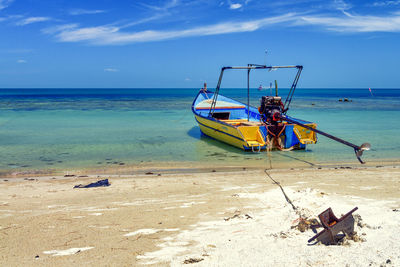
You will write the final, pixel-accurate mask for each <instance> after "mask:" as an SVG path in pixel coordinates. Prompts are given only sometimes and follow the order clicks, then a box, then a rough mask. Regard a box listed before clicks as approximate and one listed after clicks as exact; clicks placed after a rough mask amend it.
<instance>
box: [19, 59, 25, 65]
mask: <svg viewBox="0 0 400 267" xmlns="http://www.w3.org/2000/svg"><path fill="white" fill-rule="evenodd" d="M17 63H19V64H24V63H27V61H26V60H25V59H18V60H17Z"/></svg>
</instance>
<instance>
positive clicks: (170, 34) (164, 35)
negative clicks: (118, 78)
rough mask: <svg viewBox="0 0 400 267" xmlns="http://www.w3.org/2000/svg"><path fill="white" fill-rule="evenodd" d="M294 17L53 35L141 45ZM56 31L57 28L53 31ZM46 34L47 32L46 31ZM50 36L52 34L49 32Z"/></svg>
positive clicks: (64, 28) (65, 29)
mask: <svg viewBox="0 0 400 267" xmlns="http://www.w3.org/2000/svg"><path fill="white" fill-rule="evenodd" d="M293 16H294V14H291V13H289V14H286V15H282V16H276V17H269V18H264V19H259V20H251V21H245V22H224V23H219V24H214V25H207V26H200V27H194V28H189V29H183V30H171V31H153V30H145V31H140V32H122V31H121V29H120V28H119V27H116V26H97V27H82V28H79V27H78V26H77V25H74V26H72V25H71V24H67V25H61V26H58V28H59V29H61V30H59V31H55V32H54V31H53V33H55V35H56V38H57V39H58V40H59V41H61V42H80V41H87V42H90V43H93V44H101V45H104V44H127V43H138V42H151V41H161V40H168V39H176V38H183V37H192V36H207V35H218V34H228V33H235V32H250V31H255V30H258V29H260V28H262V27H266V26H269V25H273V24H277V23H282V22H287V21H291V20H293ZM53 30H54V28H53ZM44 32H46V31H44ZM47 33H48V31H47Z"/></svg>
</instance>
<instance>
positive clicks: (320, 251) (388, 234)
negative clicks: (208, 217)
mask: <svg viewBox="0 0 400 267" xmlns="http://www.w3.org/2000/svg"><path fill="white" fill-rule="evenodd" d="M285 191H286V192H287V194H288V195H289V197H290V198H291V199H292V201H293V203H294V204H295V206H297V207H298V208H299V209H300V210H301V212H302V213H303V214H305V215H307V216H312V217H317V216H318V214H319V213H321V212H322V211H324V210H325V209H327V208H328V207H332V209H333V212H334V213H335V215H336V216H341V215H342V214H344V213H347V212H348V211H350V210H351V209H352V208H354V207H355V206H358V208H359V209H358V210H357V211H356V212H355V213H354V214H359V215H361V218H362V220H363V222H364V223H365V224H366V226H364V227H359V226H356V228H355V230H356V231H357V232H358V235H359V236H360V237H362V238H364V239H365V240H366V241H365V242H361V241H359V242H354V241H348V243H347V244H346V245H341V246H337V245H335V246H325V245H321V244H317V245H315V244H313V243H312V244H313V245H310V244H308V242H307V240H308V239H309V238H311V237H312V236H314V233H313V232H312V231H311V230H307V231H306V232H303V233H301V232H300V231H299V230H298V229H292V228H291V227H292V226H294V225H295V224H296V222H297V219H298V215H297V214H296V213H295V212H294V211H293V209H292V208H291V206H290V205H289V204H288V203H287V202H286V201H285V199H284V197H283V195H282V193H281V191H280V189H274V190H271V191H267V192H264V193H240V194H239V197H240V198H247V199H249V198H250V199H254V200H255V204H257V205H258V206H259V207H260V209H259V211H257V212H255V213H252V214H251V217H252V219H250V218H246V216H245V214H244V213H240V212H238V211H237V212H236V214H239V216H238V217H236V218H232V219H229V220H218V221H206V222H199V223H198V224H196V225H193V226H192V229H191V230H188V231H183V232H181V233H179V234H178V235H176V236H171V237H172V238H171V237H170V238H169V239H167V241H165V242H162V243H160V244H159V245H158V246H159V247H160V249H159V250H156V251H153V252H148V253H145V254H144V255H139V256H138V257H137V258H138V259H139V260H140V263H142V264H162V263H164V264H165V263H168V264H171V265H172V266H181V265H182V263H183V262H184V260H185V259H190V258H194V259H203V260H202V261H200V262H199V263H196V264H195V265H196V266H345V265H346V264H349V265H351V266H368V265H370V264H372V265H373V266H379V265H381V264H383V265H385V264H386V261H387V260H390V262H391V263H397V264H399V263H400V233H399V230H400V228H399V226H400V213H399V212H394V211H393V210H392V209H391V208H390V204H391V203H393V202H391V201H376V200H370V199H366V198H363V199H360V198H354V199H353V198H351V197H344V196H340V195H329V196H328V195H326V194H324V193H322V194H321V192H320V191H317V190H313V189H306V190H299V191H294V190H292V189H288V188H287V189H285ZM266 203H267V205H266ZM383 225H384V226H383ZM319 231H321V228H320V229H319Z"/></svg>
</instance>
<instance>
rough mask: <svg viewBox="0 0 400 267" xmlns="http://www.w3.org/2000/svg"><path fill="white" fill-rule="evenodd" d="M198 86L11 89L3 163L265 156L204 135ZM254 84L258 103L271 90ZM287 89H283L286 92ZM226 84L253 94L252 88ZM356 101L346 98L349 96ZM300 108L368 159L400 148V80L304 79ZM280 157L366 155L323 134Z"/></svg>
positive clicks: (0, 149) (1, 96)
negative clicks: (323, 84)
mask: <svg viewBox="0 0 400 267" xmlns="http://www.w3.org/2000/svg"><path fill="white" fill-rule="evenodd" d="M196 93H197V89H98V90H97V89H24V90H17V89H1V90H0V153H1V156H2V160H1V161H0V170H3V171H15V170H31V169H71V168H87V167H96V166H102V167H104V166H123V165H130V164H134V165H135V164H138V163H141V162H144V163H148V162H150V163H157V162H171V161H172V162H177V163H184V162H190V163H194V164H196V163H199V164H202V165H204V164H207V162H210V163H218V164H222V165H238V166H239V165H240V166H245V165H251V164H257V163H258V162H260V164H264V162H266V159H267V157H268V155H267V153H260V154H253V153H246V152H243V151H241V150H240V149H236V148H233V147H230V146H229V145H226V144H222V143H220V142H218V141H215V140H211V139H209V138H207V137H202V136H201V134H200V130H199V128H198V126H197V125H196V122H195V120H194V117H193V115H192V112H191V104H192V101H193V99H194V97H195V95H196ZM266 93H267V92H265V91H263V92H259V91H257V90H256V89H253V90H252V91H251V95H252V102H251V103H252V104H253V105H258V104H259V103H258V101H259V100H258V99H259V98H260V97H261V95H262V94H266ZM285 93H287V90H281V94H282V95H283V96H286V94H285ZM221 94H224V95H226V96H228V97H233V98H235V99H238V100H241V101H243V102H245V101H246V98H245V96H246V91H245V89H223V90H221ZM345 97H347V98H349V99H351V100H352V102H339V101H338V99H339V98H345ZM288 114H289V115H291V116H293V117H298V118H301V119H305V120H309V121H313V122H316V123H318V127H319V129H320V130H323V131H326V132H328V133H331V134H333V135H336V136H338V137H341V138H343V139H345V140H348V141H350V142H354V143H356V144H358V145H360V144H361V143H363V142H369V143H371V145H372V151H369V152H366V153H365V155H364V159H365V160H366V161H368V160H374V161H375V160H398V159H399V158H400V157H399V156H400V153H399V151H400V137H399V133H400V119H399V118H398V116H399V114H400V90H395V89H392V90H389V89H376V90H374V96H371V95H370V93H369V91H368V89H320V90H319V89H301V88H299V89H297V91H296V93H295V96H294V100H293V102H292V105H291V110H290V111H289V112H288ZM270 155H272V156H271V157H272V159H273V161H274V162H280V163H288V164H290V163H291V162H295V161H299V162H309V163H312V164H317V163H326V162H335V161H349V162H356V159H355V157H354V153H353V151H352V149H351V148H349V147H346V146H344V145H341V144H339V143H336V142H334V141H331V140H329V139H327V138H325V137H323V136H319V139H318V143H317V144H316V145H310V146H308V149H307V150H305V151H291V152H285V153H283V152H272V153H271V154H270Z"/></svg>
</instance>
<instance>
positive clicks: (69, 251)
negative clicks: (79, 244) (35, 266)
mask: <svg viewBox="0 0 400 267" xmlns="http://www.w3.org/2000/svg"><path fill="white" fill-rule="evenodd" d="M92 248H94V247H84V248H70V249H65V250H49V251H43V254H52V255H53V256H68V255H72V254H76V253H79V252H82V251H85V250H89V249H92Z"/></svg>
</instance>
